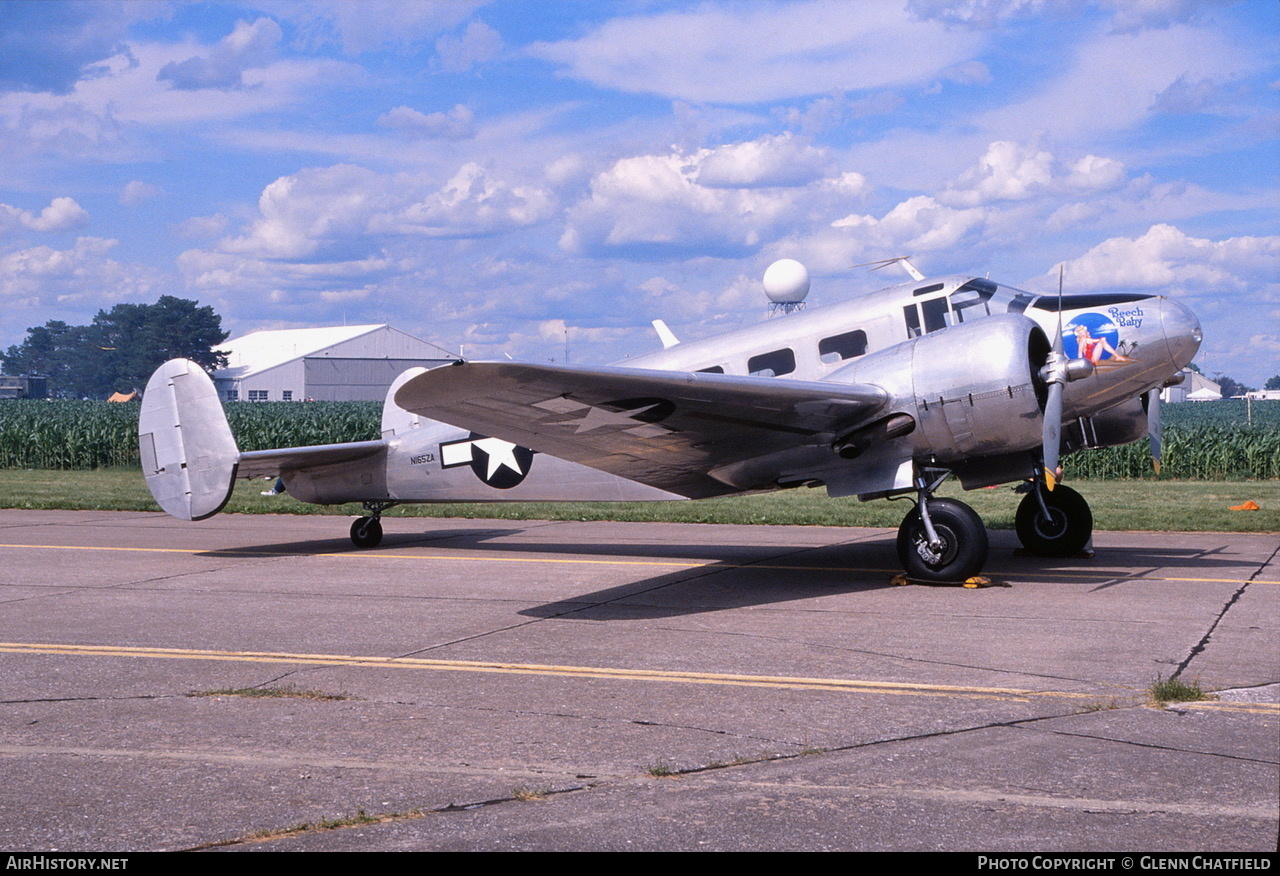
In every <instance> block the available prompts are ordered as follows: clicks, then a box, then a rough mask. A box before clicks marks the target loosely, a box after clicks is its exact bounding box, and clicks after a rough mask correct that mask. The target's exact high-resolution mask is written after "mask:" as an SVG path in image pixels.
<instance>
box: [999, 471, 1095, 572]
mask: <svg viewBox="0 0 1280 876" xmlns="http://www.w3.org/2000/svg"><path fill="white" fill-rule="evenodd" d="M1044 502H1045V505H1047V506H1048V507H1049V517H1048V518H1047V519H1046V518H1045V516H1044V512H1043V511H1041V510H1040V502H1039V501H1037V500H1036V496H1035V493H1027V495H1025V496H1023V497H1022V502H1021V503H1020V504H1019V505H1018V513H1017V514H1016V515H1015V516H1014V521H1013V522H1014V528H1015V529H1016V530H1017V532H1018V541H1020V542H1022V546H1023V547H1024V548H1026V549H1027V550H1029V551H1031V553H1033V554H1036V555H1038V556H1042V557H1071V556H1075V555H1076V554H1078V553H1080V551H1082V550H1083V549H1084V546H1085V545H1086V544H1088V543H1089V537H1090V536H1091V535H1093V512H1092V511H1090V510H1089V503H1088V501H1086V500H1085V498H1084V496H1081V495H1080V494H1079V493H1077V492H1076V491H1075V490H1073V489H1071V488H1070V487H1064V486H1058V487H1057V488H1056V489H1054V490H1050V491H1048V492H1046V493H1045V494H1044Z"/></svg>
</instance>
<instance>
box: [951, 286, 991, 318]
mask: <svg viewBox="0 0 1280 876" xmlns="http://www.w3.org/2000/svg"><path fill="white" fill-rule="evenodd" d="M995 292H996V285H995V283H992V282H990V281H986V280H973V281H971V282H968V283H965V284H964V285H963V286H961V287H960V288H959V289H957V290H956V291H954V292H952V293H951V309H952V311H954V313H955V317H956V322H964V321H965V319H966V318H968V319H970V320H973V319H977V318H978V317H980V316H990V315H991V307H990V305H989V304H988V303H987V302H988V301H989V300H990V299H991V296H992V295H994V294H995ZM966 311H968V312H966Z"/></svg>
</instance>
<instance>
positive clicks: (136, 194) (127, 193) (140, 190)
mask: <svg viewBox="0 0 1280 876" xmlns="http://www.w3.org/2000/svg"><path fill="white" fill-rule="evenodd" d="M163 192H164V190H163V189H161V188H160V187H159V186H153V185H152V184H151V183H146V182H143V181H142V180H138V179H134V180H130V181H129V182H127V183H125V186H124V188H123V189H121V191H120V203H121V204H122V205H123V206H125V207H136V206H138V205H139V204H145V203H146V202H147V201H150V200H151V199H152V198H155V197H158V196H160V195H161V194H163Z"/></svg>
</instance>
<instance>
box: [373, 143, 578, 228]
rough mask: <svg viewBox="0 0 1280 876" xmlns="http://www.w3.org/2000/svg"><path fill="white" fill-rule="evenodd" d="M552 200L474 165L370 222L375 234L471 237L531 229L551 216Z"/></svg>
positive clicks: (535, 187)
mask: <svg viewBox="0 0 1280 876" xmlns="http://www.w3.org/2000/svg"><path fill="white" fill-rule="evenodd" d="M553 207H554V200H553V199H552V196H551V194H550V193H549V192H547V191H546V190H544V189H542V188H539V187H537V186H533V185H520V184H511V183H509V182H507V181H506V180H503V179H501V178H499V177H497V176H495V175H494V174H493V173H490V172H489V171H487V170H485V169H484V168H483V167H481V166H480V165H478V164H476V163H474V162H470V163H468V164H465V165H463V166H462V167H461V168H459V169H458V171H457V173H455V174H454V175H453V177H452V178H451V179H449V181H448V182H446V183H445V184H444V186H442V187H441V188H440V189H439V190H438V191H435V192H431V193H430V194H428V195H427V196H426V197H424V198H422V199H421V200H417V201H415V202H414V203H412V204H409V205H408V206H405V207H402V208H399V209H396V210H394V211H388V212H384V213H380V214H378V215H377V216H374V217H372V218H371V220H370V223H369V227H370V229H371V230H372V231H385V232H391V233H396V234H424V235H427V236H431V237H473V236H484V235H489V234H493V233H496V232H499V231H505V230H510V229H514V228H519V227H523V226H527V225H532V224H533V223H535V222H539V221H541V220H543V219H545V218H547V217H548V216H550V215H551V211H552V208H553Z"/></svg>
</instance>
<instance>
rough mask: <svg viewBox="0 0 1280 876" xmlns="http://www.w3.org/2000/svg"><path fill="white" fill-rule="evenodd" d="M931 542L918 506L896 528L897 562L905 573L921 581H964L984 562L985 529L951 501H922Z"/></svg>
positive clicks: (966, 508) (968, 510) (971, 512)
mask: <svg viewBox="0 0 1280 876" xmlns="http://www.w3.org/2000/svg"><path fill="white" fill-rule="evenodd" d="M924 501H925V503H926V506H925V508H926V513H927V516H928V524H931V525H932V528H933V531H934V533H935V535H936V536H937V538H936V540H931V539H930V536H929V531H928V529H929V526H928V525H927V524H926V521H925V514H922V513H921V506H920V504H917V505H916V507H915V508H913V509H911V511H910V512H908V514H907V516H906V517H905V518H904V519H903V521H902V525H901V526H900V527H898V561H899V562H900V563H902V566H903V568H904V569H906V570H907V574H908V575H909V576H911V577H912V578H919V579H921V580H924V581H964V580H965V579H967V578H971V577H973V576H975V575H977V574H978V573H979V572H981V571H982V567H983V566H984V565H986V562H987V528H986V527H985V526H984V525H983V523H982V518H981V517H979V516H978V514H977V512H976V511H974V510H973V509H972V508H970V507H969V506H968V505H966V504H965V503H963V502H958V501H956V500H955V499H926V500H924Z"/></svg>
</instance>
